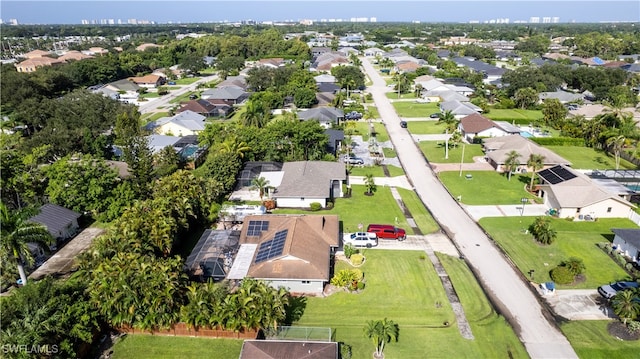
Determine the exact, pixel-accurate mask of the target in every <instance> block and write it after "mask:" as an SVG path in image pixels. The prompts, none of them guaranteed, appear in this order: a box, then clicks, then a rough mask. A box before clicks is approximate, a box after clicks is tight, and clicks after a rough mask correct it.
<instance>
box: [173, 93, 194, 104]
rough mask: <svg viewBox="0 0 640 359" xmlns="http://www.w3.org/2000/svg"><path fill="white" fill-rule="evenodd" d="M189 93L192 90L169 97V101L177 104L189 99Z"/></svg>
mask: <svg viewBox="0 0 640 359" xmlns="http://www.w3.org/2000/svg"><path fill="white" fill-rule="evenodd" d="M191 94H193V92H187V93H183V94H182V95H180V96H177V97H175V98H173V99H171V101H169V103H175V104H177V103H181V102H187V101H189V96H191Z"/></svg>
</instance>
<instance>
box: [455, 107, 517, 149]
mask: <svg viewBox="0 0 640 359" xmlns="http://www.w3.org/2000/svg"><path fill="white" fill-rule="evenodd" d="M458 130H460V133H461V134H462V137H463V138H464V139H465V140H467V141H468V142H473V139H474V137H500V136H507V135H512V134H519V133H520V129H519V128H518V127H516V126H513V125H511V124H509V123H504V122H503V123H497V122H494V121H492V120H490V119H488V118H486V117H484V116H482V115H481V114H479V113H474V114H471V115H468V116H465V117H463V118H462V119H460V123H459V124H458Z"/></svg>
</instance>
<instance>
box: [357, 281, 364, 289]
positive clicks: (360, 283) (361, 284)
mask: <svg viewBox="0 0 640 359" xmlns="http://www.w3.org/2000/svg"><path fill="white" fill-rule="evenodd" d="M363 289H364V282H358V290H363Z"/></svg>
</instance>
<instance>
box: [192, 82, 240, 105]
mask: <svg viewBox="0 0 640 359" xmlns="http://www.w3.org/2000/svg"><path fill="white" fill-rule="evenodd" d="M200 97H201V98H202V99H203V100H222V101H225V102H227V103H230V104H240V103H242V102H244V101H245V100H246V99H247V98H248V97H249V93H248V92H246V91H244V90H243V89H242V88H239V87H235V86H226V87H222V88H217V87H216V88H213V89H208V90H204V91H203V92H202V95H200Z"/></svg>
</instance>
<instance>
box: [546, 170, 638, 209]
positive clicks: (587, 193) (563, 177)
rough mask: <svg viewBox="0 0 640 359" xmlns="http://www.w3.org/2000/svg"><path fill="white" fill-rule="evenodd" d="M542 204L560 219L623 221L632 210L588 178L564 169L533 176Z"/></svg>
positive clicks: (622, 200)
mask: <svg viewBox="0 0 640 359" xmlns="http://www.w3.org/2000/svg"><path fill="white" fill-rule="evenodd" d="M537 174H538V177H539V178H540V185H539V186H538V188H539V193H540V195H541V197H542V198H544V204H545V205H547V206H548V207H549V208H552V209H554V212H555V213H556V214H557V216H558V217H560V218H572V219H575V220H594V219H596V218H627V217H628V216H629V214H630V213H631V211H632V210H633V208H635V207H636V206H635V205H634V204H632V203H631V202H629V201H627V200H625V199H624V198H621V197H619V196H618V195H616V194H613V193H610V192H609V191H607V190H606V188H603V187H601V186H598V185H597V184H596V183H594V182H593V181H592V180H591V179H590V178H589V177H588V176H586V175H585V174H583V173H580V172H578V171H575V170H573V169H571V168H569V167H567V166H565V165H557V166H553V167H550V168H546V169H544V170H541V171H539V172H537Z"/></svg>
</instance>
